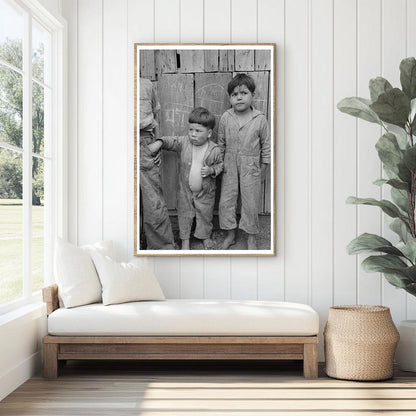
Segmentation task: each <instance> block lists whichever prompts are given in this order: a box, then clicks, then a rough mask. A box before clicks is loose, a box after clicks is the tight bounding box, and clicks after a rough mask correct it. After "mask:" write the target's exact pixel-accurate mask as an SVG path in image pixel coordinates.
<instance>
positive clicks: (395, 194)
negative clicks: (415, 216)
mask: <svg viewBox="0 0 416 416" xmlns="http://www.w3.org/2000/svg"><path fill="white" fill-rule="evenodd" d="M390 193H391V198H392V200H393V202H394V203H395V204H396V205H397V206H398V207H399V208H400V209H401V210H402V211H403V212H405V213H406V214H408V213H409V199H408V195H407V192H405V191H403V190H399V189H395V188H392V189H391V191H390Z"/></svg>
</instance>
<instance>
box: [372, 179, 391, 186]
mask: <svg viewBox="0 0 416 416" xmlns="http://www.w3.org/2000/svg"><path fill="white" fill-rule="evenodd" d="M387 182H388V179H383V178H380V179H376V180H375V181H374V182H373V185H377V186H383V185H385V184H386V183H387Z"/></svg>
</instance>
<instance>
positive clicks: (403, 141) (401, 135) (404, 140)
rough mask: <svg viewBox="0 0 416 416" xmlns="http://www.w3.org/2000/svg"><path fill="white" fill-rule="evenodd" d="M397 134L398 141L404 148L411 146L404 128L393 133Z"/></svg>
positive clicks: (401, 147)
mask: <svg viewBox="0 0 416 416" xmlns="http://www.w3.org/2000/svg"><path fill="white" fill-rule="evenodd" d="M393 134H394V135H395V136H396V139H397V143H398V145H399V147H400V149H402V150H406V149H407V148H408V147H409V142H408V141H407V135H406V132H404V131H403V130H400V131H395V132H394V133H393Z"/></svg>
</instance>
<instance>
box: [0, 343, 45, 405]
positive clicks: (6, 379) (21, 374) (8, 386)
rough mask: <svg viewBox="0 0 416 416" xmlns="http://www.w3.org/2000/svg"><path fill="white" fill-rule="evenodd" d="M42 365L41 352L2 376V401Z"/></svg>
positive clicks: (0, 388) (0, 381) (0, 383)
mask: <svg viewBox="0 0 416 416" xmlns="http://www.w3.org/2000/svg"><path fill="white" fill-rule="evenodd" d="M41 365H42V353H41V351H38V352H36V353H35V354H32V355H31V356H30V357H28V358H27V359H26V360H24V361H22V362H21V363H19V364H17V365H16V366H15V367H13V368H12V369H10V370H8V371H5V372H4V373H2V374H0V401H1V400H3V399H4V398H5V397H6V396H8V395H9V394H10V393H12V392H13V391H14V390H16V389H17V388H18V387H19V386H20V385H21V384H23V383H24V382H25V381H26V380H29V378H30V377H33V376H34V375H35V373H36V372H38V371H39V370H40V368H41Z"/></svg>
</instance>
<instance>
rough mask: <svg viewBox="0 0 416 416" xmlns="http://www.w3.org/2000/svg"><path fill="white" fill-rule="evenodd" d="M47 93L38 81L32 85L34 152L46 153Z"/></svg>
mask: <svg viewBox="0 0 416 416" xmlns="http://www.w3.org/2000/svg"><path fill="white" fill-rule="evenodd" d="M44 139H45V93H44V88H43V87H42V86H41V85H39V84H38V83H36V82H33V85H32V152H33V153H37V154H40V155H43V154H44Z"/></svg>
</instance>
